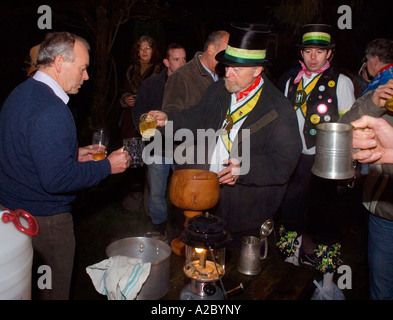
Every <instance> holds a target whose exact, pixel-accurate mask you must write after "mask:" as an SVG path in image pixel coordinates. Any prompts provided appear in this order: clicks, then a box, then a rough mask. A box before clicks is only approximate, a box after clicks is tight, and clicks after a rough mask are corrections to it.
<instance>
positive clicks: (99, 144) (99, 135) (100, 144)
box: [92, 129, 109, 161]
mask: <svg viewBox="0 0 393 320" xmlns="http://www.w3.org/2000/svg"><path fill="white" fill-rule="evenodd" d="M108 142H109V135H108V133H107V132H106V131H105V130H104V129H98V130H96V131H94V132H93V137H92V145H93V160H94V161H98V160H104V159H105V156H106V149H107V147H108Z"/></svg>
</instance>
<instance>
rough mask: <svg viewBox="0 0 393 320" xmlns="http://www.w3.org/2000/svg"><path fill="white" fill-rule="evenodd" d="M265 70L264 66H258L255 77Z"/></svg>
mask: <svg viewBox="0 0 393 320" xmlns="http://www.w3.org/2000/svg"><path fill="white" fill-rule="evenodd" d="M262 71H263V66H258V67H256V68H255V72H254V77H258V76H259V75H260V74H261V73H262Z"/></svg>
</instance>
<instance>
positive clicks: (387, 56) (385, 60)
mask: <svg viewBox="0 0 393 320" xmlns="http://www.w3.org/2000/svg"><path fill="white" fill-rule="evenodd" d="M365 53H366V56H365V59H366V67H367V71H368V74H369V75H370V76H371V77H373V79H372V80H371V82H370V84H369V85H368V87H367V89H366V90H365V91H364V92H363V94H365V93H367V92H368V91H371V90H375V89H376V88H377V87H379V86H380V85H382V84H385V83H386V82H388V81H389V80H390V79H393V41H392V40H389V39H384V38H378V39H375V40H373V41H371V42H369V43H368V44H367V46H366V52H365Z"/></svg>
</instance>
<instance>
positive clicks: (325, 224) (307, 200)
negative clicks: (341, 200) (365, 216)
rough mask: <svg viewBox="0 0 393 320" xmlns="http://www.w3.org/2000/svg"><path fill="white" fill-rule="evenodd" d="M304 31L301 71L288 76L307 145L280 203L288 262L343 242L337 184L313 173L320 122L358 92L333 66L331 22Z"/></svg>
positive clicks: (309, 259) (310, 260) (332, 118)
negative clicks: (323, 247)
mask: <svg viewBox="0 0 393 320" xmlns="http://www.w3.org/2000/svg"><path fill="white" fill-rule="evenodd" d="M302 31H303V36H302V44H301V45H300V53H301V56H302V58H303V61H299V62H300V64H301V70H300V71H299V73H298V74H297V76H295V77H292V78H291V79H289V80H288V81H287V83H286V88H285V95H286V96H287V97H288V99H289V100H290V101H291V103H292V106H293V107H294V108H295V110H296V115H297V120H298V124H299V131H300V135H301V139H302V144H303V147H302V154H301V157H300V161H299V164H298V166H297V168H296V171H295V174H294V176H293V177H292V178H291V182H290V183H289V185H288V190H287V192H286V195H285V198H284V202H283V205H282V208H281V211H282V224H283V226H282V227H281V228H280V236H281V238H280V241H279V243H278V246H279V248H280V249H281V251H282V252H283V253H284V255H285V256H286V261H287V262H291V263H293V264H295V265H299V254H300V258H301V261H302V262H304V263H306V264H311V265H315V264H316V259H315V254H316V253H315V252H314V250H315V249H317V245H322V244H323V245H327V246H331V245H334V246H335V248H339V247H340V246H339V245H338V244H337V241H338V240H339V239H338V227H337V220H336V219H333V217H334V215H335V214H336V213H337V211H338V210H337V206H336V205H337V203H336V200H337V184H336V182H334V181H332V180H328V179H322V178H319V177H317V176H315V175H313V174H312V173H311V168H312V165H313V163H314V158H315V138H316V133H317V131H316V126H317V125H318V124H320V123H327V122H337V121H338V119H339V117H340V116H342V115H343V114H344V113H345V112H346V111H347V110H348V109H350V108H351V106H352V104H353V103H354V101H355V96H354V88H353V84H352V82H351V80H350V79H349V78H348V77H347V76H345V75H343V74H340V73H338V72H336V71H335V70H334V69H333V68H332V67H331V66H330V62H329V60H331V58H332V54H333V51H332V50H333V49H334V47H335V45H334V44H333V43H332V42H331V27H330V26H329V25H325V24H308V25H305V26H303V30H302ZM305 215H307V216H308V218H309V222H310V226H309V228H310V233H311V236H312V240H310V241H305V240H307V239H308V238H306V237H303V236H302V234H303V231H304V229H305V226H304V224H305V223H304V220H305V219H304V217H305ZM300 247H301V248H302V250H299V249H300Z"/></svg>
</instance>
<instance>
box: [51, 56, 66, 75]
mask: <svg viewBox="0 0 393 320" xmlns="http://www.w3.org/2000/svg"><path fill="white" fill-rule="evenodd" d="M63 62H64V58H63V56H60V55H59V56H56V58H55V61H54V63H53V64H54V66H55V70H56V72H58V73H59V72H60V71H61V69H62V68H63Z"/></svg>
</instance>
